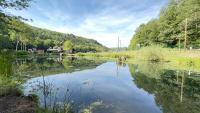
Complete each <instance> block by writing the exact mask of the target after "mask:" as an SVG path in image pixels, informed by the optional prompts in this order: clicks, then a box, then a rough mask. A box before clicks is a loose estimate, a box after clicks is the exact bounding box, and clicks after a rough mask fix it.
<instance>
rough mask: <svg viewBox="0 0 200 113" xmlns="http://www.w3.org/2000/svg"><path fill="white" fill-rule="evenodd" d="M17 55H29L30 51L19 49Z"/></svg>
mask: <svg viewBox="0 0 200 113" xmlns="http://www.w3.org/2000/svg"><path fill="white" fill-rule="evenodd" d="M16 55H17V56H25V55H28V52H27V51H17V52H16Z"/></svg>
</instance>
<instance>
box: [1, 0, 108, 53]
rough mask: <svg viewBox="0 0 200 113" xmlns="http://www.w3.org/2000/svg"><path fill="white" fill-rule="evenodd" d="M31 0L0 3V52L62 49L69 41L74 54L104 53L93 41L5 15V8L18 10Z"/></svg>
mask: <svg viewBox="0 0 200 113" xmlns="http://www.w3.org/2000/svg"><path fill="white" fill-rule="evenodd" d="M30 1H31V0H14V1H10V2H9V1H4V0H3V1H1V2H0V50H2V49H10V50H16V51H18V50H23V51H26V50H28V49H29V48H36V49H43V50H47V49H48V48H50V47H52V48H53V47H62V46H63V43H64V42H65V41H71V43H72V44H73V50H74V51H75V52H89V51H97V52H99V51H105V50H107V48H106V47H104V46H103V45H101V44H100V43H98V42H97V41H95V40H92V39H86V38H83V37H79V36H75V35H73V34H64V33H59V32H55V31H50V30H47V29H41V28H37V27H33V26H30V25H28V24H26V23H24V21H29V20H26V19H24V18H22V17H16V16H13V15H9V14H6V13H5V11H4V10H2V9H6V8H15V9H16V10H17V9H18V10H20V9H23V8H26V7H28V3H29V2H30Z"/></svg>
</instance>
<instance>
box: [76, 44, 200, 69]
mask: <svg viewBox="0 0 200 113" xmlns="http://www.w3.org/2000/svg"><path fill="white" fill-rule="evenodd" d="M76 56H82V57H92V58H103V59H117V58H119V57H120V56H125V57H127V61H126V62H129V63H139V62H161V63H164V64H165V65H167V67H168V68H170V67H173V68H179V69H193V70H199V71H200V51H199V50H183V49H181V50H179V49H172V48H163V47H160V46H150V47H144V48H141V49H139V50H133V51H123V52H101V53H77V54H76Z"/></svg>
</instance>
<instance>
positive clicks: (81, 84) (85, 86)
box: [0, 57, 200, 113]
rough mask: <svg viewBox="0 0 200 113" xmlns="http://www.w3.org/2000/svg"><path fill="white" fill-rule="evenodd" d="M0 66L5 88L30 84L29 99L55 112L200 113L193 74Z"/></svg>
mask: <svg viewBox="0 0 200 113" xmlns="http://www.w3.org/2000/svg"><path fill="white" fill-rule="evenodd" d="M0 63H1V64H2V65H0V69H1V72H0V80H1V81H0V84H1V85H2V86H5V85H10V83H19V82H25V83H24V84H23V87H24V94H25V95H29V94H36V95H37V96H38V98H39V105H40V106H41V107H42V108H44V109H48V110H50V111H52V112H63V113H64V112H75V113H84V112H88V113H90V112H95V113H102V112H105V111H106V112H108V113H199V112H200V73H198V72H192V71H191V70H169V69H165V66H164V65H163V64H158V63H156V64H155V63H146V64H125V63H119V62H117V63H116V62H105V61H100V60H98V61H94V60H89V59H80V58H73V57H69V58H29V59H24V58H23V59H15V60H9V59H8V58H7V57H0ZM11 75H12V76H11ZM16 75H17V76H16ZM13 78H14V79H13ZM21 79H22V80H21ZM4 81H5V82H4ZM16 81H17V82H16ZM8 83H9V84H8ZM0 90H1V89H0ZM1 92H2V90H1Z"/></svg>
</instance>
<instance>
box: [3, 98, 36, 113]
mask: <svg viewBox="0 0 200 113" xmlns="http://www.w3.org/2000/svg"><path fill="white" fill-rule="evenodd" d="M36 109H37V103H36V102H34V101H33V99H32V98H31V97H30V96H28V97H24V96H19V95H8V96H4V97H0V113H35V112H36Z"/></svg>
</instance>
